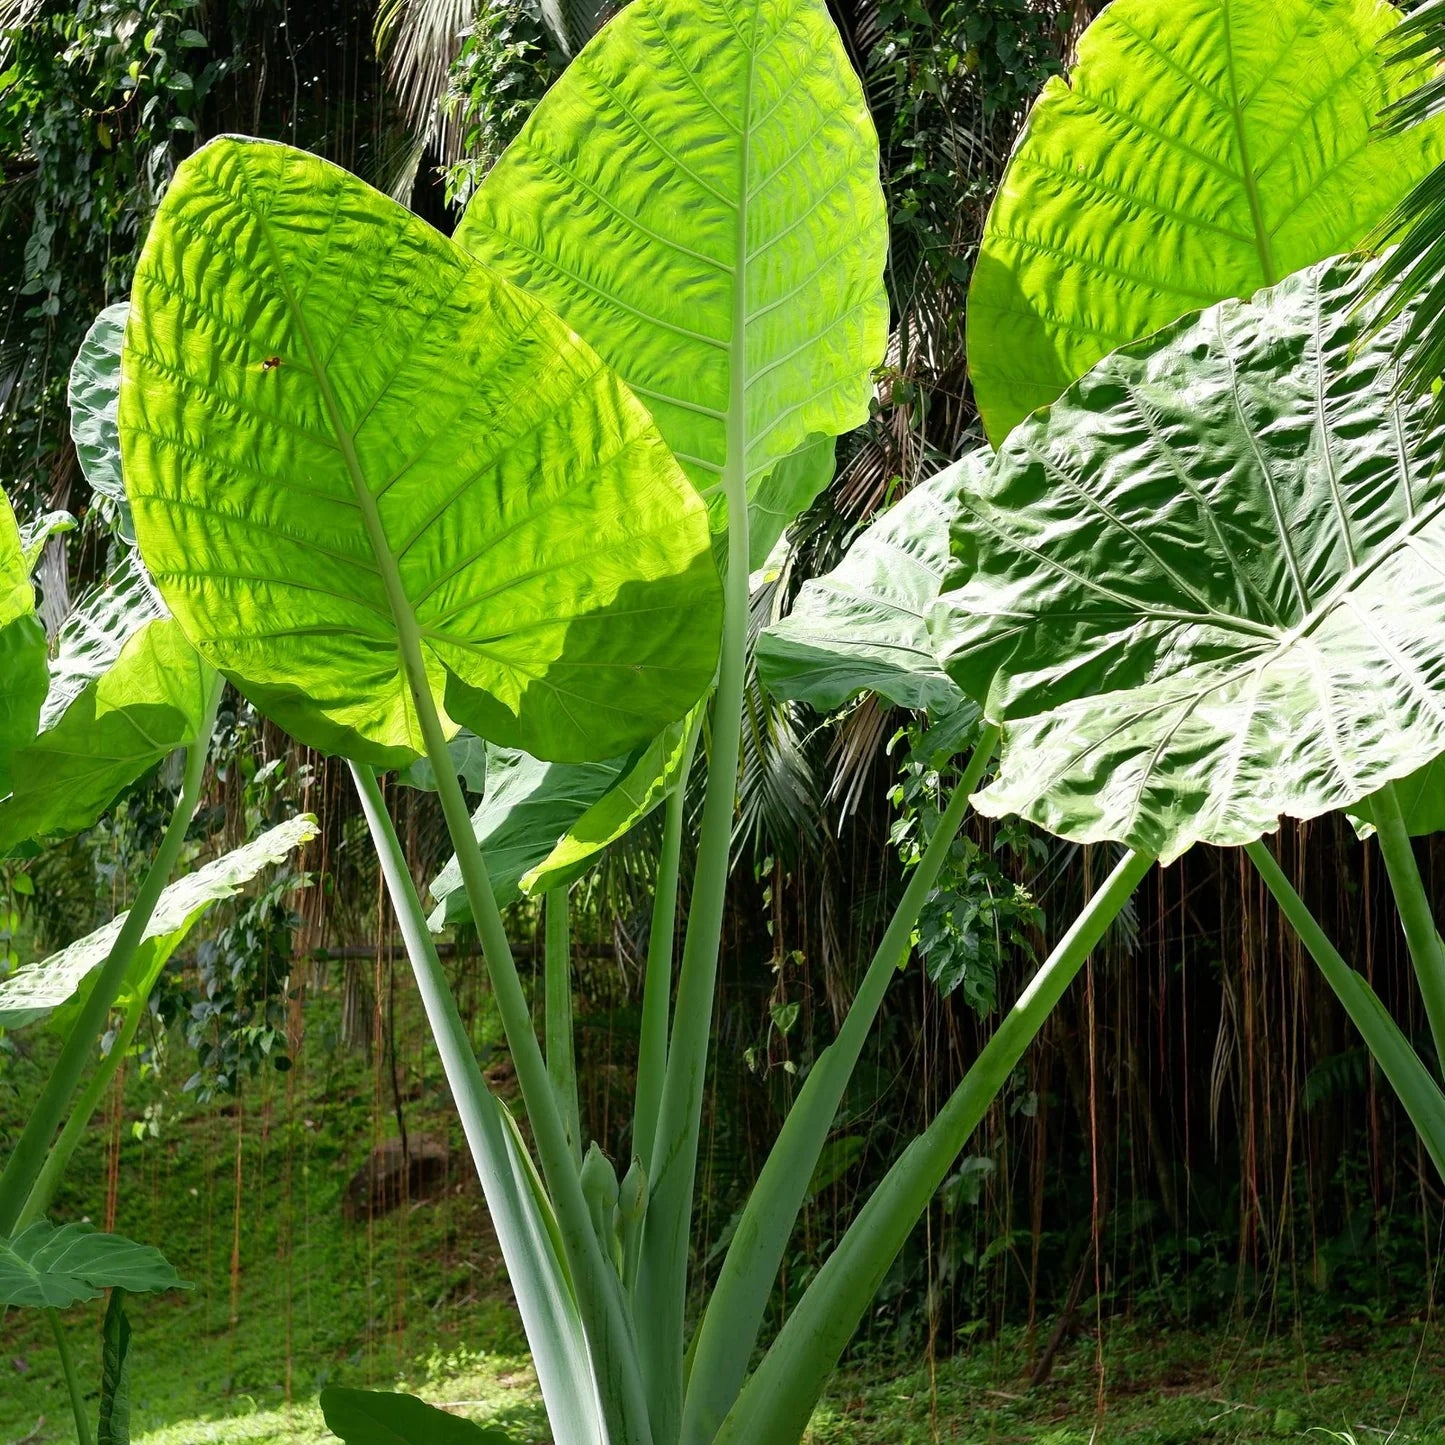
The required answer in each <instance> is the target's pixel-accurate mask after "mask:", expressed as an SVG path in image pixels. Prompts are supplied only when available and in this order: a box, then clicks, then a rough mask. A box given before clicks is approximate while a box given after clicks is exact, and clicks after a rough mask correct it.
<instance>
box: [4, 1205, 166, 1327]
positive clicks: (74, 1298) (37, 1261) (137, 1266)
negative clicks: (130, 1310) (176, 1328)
mask: <svg viewBox="0 0 1445 1445" xmlns="http://www.w3.org/2000/svg"><path fill="white" fill-rule="evenodd" d="M189 1288H190V1286H189V1285H188V1284H186V1282H185V1281H184V1280H182V1279H181V1278H180V1276H179V1275H177V1274H176V1272H175V1270H173V1269H172V1268H171V1267H170V1265H169V1264H167V1263H166V1261H165V1257H164V1256H163V1255H162V1254H161V1252H160V1251H159V1250H157V1249H152V1248H150V1246H149V1245H144V1244H132V1243H131V1241H130V1240H128V1239H122V1238H121V1237H120V1236H119V1235H116V1234H101V1233H99V1232H98V1231H97V1230H96V1229H95V1227H94V1226H93V1225H89V1224H63V1225H60V1226H59V1227H57V1226H56V1225H53V1224H51V1223H50V1221H49V1220H47V1219H38V1220H36V1221H35V1223H34V1224H32V1225H31V1226H30V1227H29V1228H28V1229H25V1230H22V1231H21V1233H20V1234H18V1235H16V1236H15V1238H14V1239H0V1306H3V1305H24V1306H31V1307H34V1308H46V1309H65V1308H66V1306H67V1305H72V1304H75V1303H77V1302H78V1301H80V1300H89V1299H96V1298H98V1297H99V1296H100V1295H101V1294H102V1293H103V1292H104V1291H105V1290H108V1289H124V1290H129V1291H130V1292H131V1293H132V1294H145V1293H148V1292H150V1291H153V1290H167V1289H189Z"/></svg>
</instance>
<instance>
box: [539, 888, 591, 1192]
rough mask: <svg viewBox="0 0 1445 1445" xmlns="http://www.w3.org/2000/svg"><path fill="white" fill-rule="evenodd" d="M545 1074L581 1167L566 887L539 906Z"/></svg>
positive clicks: (553, 890) (552, 892)
mask: <svg viewBox="0 0 1445 1445" xmlns="http://www.w3.org/2000/svg"><path fill="white" fill-rule="evenodd" d="M543 926H544V928H545V938H544V949H543V959H544V962H543V967H544V968H545V970H546V975H545V983H544V992H545V994H546V1009H547V1018H546V1028H547V1073H548V1074H549V1075H550V1076H551V1079H552V1088H553V1090H554V1092H555V1093H556V1095H557V1107H558V1108H559V1109H561V1111H562V1123H563V1127H564V1128H565V1129H566V1131H567V1138H568V1140H569V1142H570V1143H571V1145H572V1157H573V1160H574V1162H575V1163H576V1165H577V1167H578V1168H579V1169H580V1168H581V1167H582V1122H581V1120H582V1115H581V1110H580V1109H579V1108H578V1107H577V1045H576V1043H575V1041H574V1039H573V1037H572V922H571V919H570V918H569V917H568V899H567V889H566V888H549V889H548V890H547V895H546V902H545V904H544V905H543Z"/></svg>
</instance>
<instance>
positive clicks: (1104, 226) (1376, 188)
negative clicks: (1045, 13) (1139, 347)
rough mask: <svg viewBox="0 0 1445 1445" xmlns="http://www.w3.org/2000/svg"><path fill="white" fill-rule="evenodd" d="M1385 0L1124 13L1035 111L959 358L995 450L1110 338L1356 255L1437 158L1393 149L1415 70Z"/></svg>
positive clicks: (998, 210)
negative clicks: (1392, 57)
mask: <svg viewBox="0 0 1445 1445" xmlns="http://www.w3.org/2000/svg"><path fill="white" fill-rule="evenodd" d="M1398 19H1399V14H1398V12H1397V11H1396V10H1394V9H1393V8H1392V7H1390V6H1388V5H1384V4H1381V3H1379V0H1115V3H1114V4H1112V5H1109V6H1107V7H1106V8H1105V9H1104V11H1103V12H1102V13H1101V14H1100V16H1099V18H1098V19H1097V20H1095V21H1094V23H1093V24H1092V25H1090V26H1089V28H1088V29H1087V30H1086V31H1085V32H1084V34H1083V36H1082V38H1081V39H1080V41H1079V47H1078V62H1077V64H1076V65H1075V67H1074V69H1073V70H1072V71H1071V72H1070V74H1069V76H1068V79H1067V80H1064V79H1062V78H1055V79H1053V80H1050V81H1049V82H1048V84H1047V85H1046V86H1045V87H1044V91H1043V94H1042V96H1041V97H1040V99H1039V100H1038V102H1037V103H1036V104H1035V106H1034V108H1033V110H1032V112H1031V113H1030V115H1029V119H1028V122H1027V124H1026V126H1025V128H1024V132H1023V135H1022V136H1021V137H1020V139H1019V142H1018V145H1017V146H1016V148H1015V150H1014V153H1013V156H1012V158H1011V159H1010V161H1009V164H1008V167H1007V169H1006V170H1005V172H1004V176H1003V179H1002V181H1001V183H1000V185H999V190H998V194H997V197H996V198H995V200H994V203H993V208H992V209H991V211H990V212H989V217H988V222H987V225H986V227H985V230H984V238H983V244H982V247H981V250H980V252H979V257H978V263H977V267H976V270H975V273H974V279H973V283H972V287H971V289H970V292H969V300H968V338H967V339H968V359H969V368H970V371H971V373H972V376H973V385H974V392H975V395H976V398H977V400H978V404H979V408H980V410H981V411H982V413H983V417H984V421H985V424H986V425H987V428H988V434H989V436H990V437H991V438H992V439H993V440H994V442H995V443H997V442H999V441H1001V440H1002V439H1003V438H1004V437H1005V436H1006V435H1007V434H1008V433H1009V432H1010V431H1011V430H1012V429H1013V427H1014V426H1015V425H1016V424H1017V423H1018V422H1019V420H1020V419H1021V418H1022V417H1023V416H1025V415H1026V414H1027V413H1028V412H1030V411H1032V410H1033V409H1034V408H1035V407H1039V406H1043V405H1045V404H1046V403H1048V402H1051V401H1053V400H1054V399H1055V398H1056V397H1057V396H1058V395H1059V393H1060V392H1062V391H1063V389H1064V388H1065V387H1066V386H1067V385H1068V384H1069V383H1070V382H1071V381H1073V380H1074V379H1075V378H1076V377H1079V376H1082V375H1083V373H1084V372H1085V371H1087V370H1088V369H1089V367H1090V366H1092V365H1093V364H1094V362H1096V361H1098V360H1099V358H1100V357H1102V356H1103V355H1104V354H1105V353H1106V352H1109V351H1112V350H1113V349H1114V348H1115V347H1116V346H1119V345H1122V344H1124V343H1126V342H1130V341H1134V340H1136V339H1138V338H1139V337H1142V336H1145V335H1147V334H1148V333H1149V332H1151V331H1154V330H1157V329H1158V328H1159V327H1161V326H1163V325H1165V324H1166V323H1168V322H1170V321H1173V320H1175V319H1176V318H1177V317H1179V316H1181V315H1183V314H1184V313H1185V312H1188V311H1193V310H1195V309H1196V308H1198V307H1200V306H1207V305H1209V304H1210V303H1212V302H1215V301H1220V300H1223V299H1224V298H1226V297H1230V296H1241V297H1242V296H1248V295H1250V294H1251V293H1252V292H1254V291H1255V290H1257V289H1258V288H1259V287H1261V286H1268V285H1272V284H1274V283H1275V282H1276V281H1279V280H1280V279H1281V278H1283V277H1284V276H1285V275H1287V274H1288V273H1289V272H1291V271H1295V270H1297V269H1299V268H1300V267H1303V266H1307V265H1310V264H1312V263H1313V262H1316V261H1318V260H1320V259H1321V258H1323V257H1326V256H1329V255H1332V254H1334V253H1335V252H1341V251H1349V250H1352V249H1353V248H1355V247H1357V246H1359V245H1361V244H1362V243H1363V242H1364V241H1365V239H1366V237H1367V236H1368V235H1369V234H1370V232H1371V230H1372V229H1373V228H1374V227H1375V226H1376V225H1377V224H1378V223H1379V222H1380V221H1381V220H1383V219H1384V217H1385V216H1386V215H1387V214H1388V213H1389V211H1390V210H1391V209H1392V208H1393V207H1394V206H1395V205H1396V203H1397V202H1398V201H1399V200H1400V199H1401V197H1402V196H1404V194H1405V193H1406V191H1408V190H1409V189H1410V187H1411V185H1412V183H1413V182H1415V181H1417V180H1419V179H1420V177H1421V176H1423V175H1424V174H1425V173H1426V172H1427V171H1428V170H1429V169H1430V168H1431V166H1433V165H1434V164H1436V163H1437V162H1438V161H1440V160H1441V159H1442V158H1445V139H1442V133H1441V131H1440V129H1439V128H1438V127H1437V126H1434V125H1431V126H1428V127H1421V128H1419V129H1417V130H1415V131H1413V132H1411V133H1410V134H1408V135H1404V136H1398V137H1390V136H1386V135H1384V134H1382V133H1381V132H1380V131H1379V130H1378V129H1377V128H1376V125H1375V122H1376V117H1377V116H1378V115H1379V112H1380V110H1381V108H1382V107H1383V106H1385V105H1386V104H1388V103H1389V102H1390V101H1392V100H1394V99H1396V98H1398V97H1399V96H1400V95H1402V94H1404V93H1405V92H1406V91H1408V90H1409V89H1410V87H1411V85H1412V84H1413V83H1414V81H1415V79H1417V78H1418V76H1417V75H1416V74H1415V73H1414V72H1411V71H1410V70H1408V69H1405V70H1395V71H1392V70H1390V69H1389V68H1388V67H1387V66H1386V64H1385V61H1384V58H1383V56H1382V55H1381V54H1380V52H1379V48H1378V47H1379V42H1380V38H1381V36H1382V35H1384V34H1385V32H1387V31H1388V30H1389V29H1390V28H1391V27H1392V26H1393V25H1394V24H1395V23H1396V21H1397V20H1398Z"/></svg>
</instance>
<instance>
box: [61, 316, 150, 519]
mask: <svg viewBox="0 0 1445 1445" xmlns="http://www.w3.org/2000/svg"><path fill="white" fill-rule="evenodd" d="M129 317H130V302H129V301H117V302H116V303H115V305H113V306H107V307H106V308H105V310H104V311H102V312H101V313H100V315H99V316H97V317H96V318H95V320H94V321H93V322H92V323H91V327H90V330H89V331H87V332H86V333H85V340H84V341H82V342H81V343H80V350H79V352H78V353H77V354H76V357H75V361H74V363H73V364H72V365H71V368H70V391H69V397H70V438H71V440H72V441H73V442H74V443H75V457H76V460H77V461H78V462H79V463H80V470H81V471H82V472H84V473H85V480H86V481H87V482H89V483H90V487H91V490H92V491H93V492H95V493H96V495H97V496H99V497H102V498H104V500H105V501H106V502H107V503H108V504H109V505H110V506H111V507H113V508H114V509H115V513H116V518H117V521H118V523H119V527H120V532H121V535H122V536H123V537H126V538H130V539H133V538H134V536H135V529H134V525H133V523H132V522H131V516H130V503H129V502H128V501H127V500H126V495H125V483H124V482H123V481H122V480H121V470H120V428H119V426H118V424H117V421H116V409H117V406H118V405H119V402H120V348H121V341H122V339H123V338H124V336H125V325H126V321H127V320H128V319H129Z"/></svg>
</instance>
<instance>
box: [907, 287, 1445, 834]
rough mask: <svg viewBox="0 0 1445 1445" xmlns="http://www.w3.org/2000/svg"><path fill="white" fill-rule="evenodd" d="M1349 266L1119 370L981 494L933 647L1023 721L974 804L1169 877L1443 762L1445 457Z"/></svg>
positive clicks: (1239, 310) (1009, 728)
mask: <svg viewBox="0 0 1445 1445" xmlns="http://www.w3.org/2000/svg"><path fill="white" fill-rule="evenodd" d="M1367 274H1368V268H1365V269H1364V270H1362V269H1361V268H1360V267H1359V266H1357V265H1356V263H1354V262H1351V261H1348V260H1332V261H1328V262H1325V263H1322V264H1321V265H1318V266H1314V267H1311V268H1310V269H1308V270H1306V271H1302V272H1300V273H1299V274H1297V275H1295V276H1292V277H1290V278H1289V279H1288V280H1286V281H1285V282H1283V283H1281V284H1280V285H1279V286H1277V287H1274V288H1273V289H1271V290H1268V291H1263V292H1261V293H1260V294H1259V296H1257V297H1256V298H1255V299H1254V301H1252V302H1240V301H1228V302H1224V303H1222V304H1220V305H1218V306H1215V307H1211V308H1210V309H1209V310H1207V311H1204V312H1203V313H1201V314H1200V315H1197V316H1191V317H1188V318H1186V319H1185V320H1183V321H1180V322H1178V323H1177V324H1175V325H1174V326H1171V327H1169V328H1167V329H1166V330H1165V331H1163V332H1160V333H1159V334H1158V335H1157V336H1154V337H1152V338H1150V339H1149V340H1148V341H1145V342H1140V343H1138V344H1136V345H1134V346H1130V347H1126V348H1124V349H1123V350H1121V351H1118V352H1116V353H1115V354H1114V355H1112V356H1110V357H1109V358H1107V359H1106V360H1105V361H1103V362H1101V363H1100V364H1099V365H1098V366H1097V367H1095V368H1094V370H1093V371H1091V372H1090V373H1089V374H1088V375H1087V376H1086V377H1084V379H1083V380H1082V381H1080V382H1079V383H1078V384H1077V385H1076V386H1073V387H1071V388H1070V389H1069V390H1068V391H1067V392H1066V393H1065V394H1064V396H1063V398H1062V399H1061V400H1060V401H1059V402H1058V403H1057V404H1056V405H1055V406H1053V407H1052V408H1051V409H1050V410H1049V411H1048V412H1045V413H1041V414H1039V415H1037V416H1034V417H1031V418H1030V419H1029V420H1028V421H1026V422H1025V423H1024V424H1023V425H1022V426H1020V427H1019V428H1017V430H1015V432H1014V433H1013V434H1012V435H1011V436H1010V437H1009V439H1008V440H1007V441H1006V442H1005V443H1004V445H1003V447H1002V448H1001V449H1000V451H999V452H998V454H997V455H996V457H994V459H993V460H992V463H991V464H990V465H989V466H988V467H987V468H986V469H978V468H972V469H970V470H968V471H967V472H964V473H961V474H960V475H959V478H958V479H959V483H960V486H961V491H960V512H959V515H958V518H957V521H956V523H955V527H954V539H955V547H956V549H957V550H958V553H959V555H960V556H961V558H962V559H963V572H964V574H965V580H962V585H961V587H960V588H959V590H957V591H954V592H952V593H949V594H946V595H945V596H944V597H943V599H942V600H941V602H940V605H939V608H938V610H936V611H935V614H934V618H933V623H934V626H933V636H934V640H935V643H936V645H937V647H938V649H939V652H940V656H941V658H942V660H943V661H944V663H945V665H946V666H947V667H948V671H949V673H950V675H951V676H952V677H953V678H954V680H955V681H956V682H957V683H958V684H959V686H960V687H961V688H962V689H963V690H964V691H965V692H967V693H969V694H970V695H972V696H974V697H979V698H983V699H986V711H987V713H988V715H989V717H990V718H991V719H994V720H998V721H1002V722H1004V723H1005V724H1006V726H1005V728H1004V747H1003V754H1002V762H1001V766H1000V771H999V776H998V780H997V782H996V783H995V784H994V785H993V786H992V787H991V788H989V789H988V790H986V791H985V792H983V793H982V794H980V795H979V797H978V798H977V799H976V802H977V805H978V806H979V808H980V809H981V810H982V811H984V812H987V813H990V814H995V815H997V814H1005V813H1018V814H1021V815H1022V816H1024V817H1026V818H1029V819H1031V820H1032V821H1034V822H1036V823H1038V824H1039V825H1041V826H1042V827H1045V828H1047V829H1049V830H1050V831H1052V832H1055V833H1057V834H1059V835H1060V836H1062V837H1066V838H1070V839H1073V840H1075V841H1079V842H1091V841H1098V840H1101V839H1106V838H1113V839H1118V840H1121V841H1124V842H1128V843H1130V844H1131V845H1135V846H1138V847H1140V848H1142V849H1143V850H1145V851H1148V852H1151V853H1158V854H1160V855H1161V856H1163V857H1164V858H1165V859H1166V860H1167V859H1171V858H1174V857H1177V856H1178V855H1179V854H1180V853H1182V852H1183V851H1184V850H1185V849H1186V848H1188V847H1189V846H1190V845H1191V844H1192V843H1195V842H1209V843H1217V844H1222V845H1226V846H1229V845H1238V844H1243V843H1247V842H1250V841H1252V840H1253V839H1256V838H1258V837H1260V836H1261V834H1263V833H1266V832H1269V831H1272V830H1273V829H1274V828H1275V827H1276V825H1277V820H1278V818H1279V816H1280V815H1281V814H1284V815H1287V816H1289V817H1294V818H1311V817H1314V816H1316V815H1318V814H1321V813H1325V812H1329V811H1331V810H1333V809H1337V808H1345V807H1348V806H1350V805H1351V804H1353V803H1357V802H1359V801H1360V800H1361V799H1362V798H1365V797H1367V796H1368V795H1369V794H1371V793H1372V792H1374V791H1376V790H1377V789H1378V788H1380V787H1381V786H1382V785H1383V784H1385V783H1387V782H1389V781H1391V780H1393V779H1395V778H1400V777H1404V776H1407V775H1408V774H1410V773H1411V772H1413V771H1414V770H1415V769H1416V768H1419V767H1423V766H1424V765H1425V764H1426V763H1428V762H1430V761H1431V760H1432V759H1433V758H1435V757H1437V756H1439V755H1440V754H1441V753H1442V752H1445V519H1442V513H1445V467H1442V465H1441V463H1442V460H1445V434H1442V433H1441V432H1440V431H1439V430H1438V429H1434V430H1432V429H1430V428H1429V427H1427V426H1426V425H1425V424H1424V421H1425V415H1426V413H1427V411H1428V407H1429V401H1428V399H1426V400H1424V401H1421V400H1418V399H1410V398H1405V399H1400V398H1397V396H1396V394H1395V393H1394V390H1393V379H1394V369H1393V363H1392V361H1391V353H1390V348H1391V346H1392V344H1393V338H1394V332H1393V330H1387V331H1384V332H1382V333H1380V334H1379V335H1378V336H1376V337H1374V338H1371V339H1368V340H1366V339H1364V338H1362V334H1361V333H1362V327H1363V324H1364V323H1363V321H1362V318H1361V316H1360V313H1358V312H1357V311H1354V310H1352V307H1351V303H1352V300H1353V298H1354V296H1355V295H1356V294H1357V288H1358V285H1359V283H1360V281H1361V279H1362V277H1363V276H1364V275H1367Z"/></svg>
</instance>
